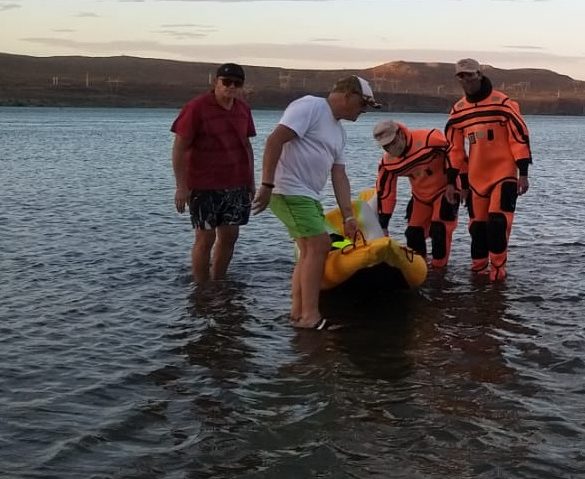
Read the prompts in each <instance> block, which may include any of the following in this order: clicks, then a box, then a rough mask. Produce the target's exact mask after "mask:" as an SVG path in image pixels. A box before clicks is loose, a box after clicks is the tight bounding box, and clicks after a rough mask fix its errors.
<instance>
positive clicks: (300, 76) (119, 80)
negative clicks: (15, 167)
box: [0, 53, 585, 114]
mask: <svg viewBox="0 0 585 479" xmlns="http://www.w3.org/2000/svg"><path fill="white" fill-rule="evenodd" d="M217 66H218V65H217V64H213V63H195V62H180V61H173V60H157V59H149V58H137V57H128V56H119V57H104V58H93V57H81V56H65V57H46V58H44V57H31V56H23V55H11V54H2V53H0V104H3V105H60V106H66V105H73V106H82V105H84V106H167V107H178V106H180V105H181V104H183V103H184V102H185V101H186V100H187V99H188V98H190V97H191V96H193V95H195V94H197V93H200V92H202V91H205V90H206V89H207V88H208V86H209V81H210V78H211V77H212V76H213V74H214V72H215V69H216V68H217ZM245 69H246V75H247V82H246V87H247V90H248V98H249V101H250V103H251V104H252V106H253V107H256V108H281V107H283V106H285V105H286V104H287V103H288V102H290V101H291V100H292V99H294V98H296V97H298V96H301V95H303V94H306V93H314V94H324V93H325V92H327V91H328V90H329V88H330V87H331V85H332V84H333V83H334V82H335V80H336V79H337V78H339V77H340V76H343V75H347V74H359V75H362V76H363V77H365V78H367V79H368V80H370V81H371V83H372V86H373V88H374V90H375V91H376V92H377V96H378V97H379V98H380V100H381V101H382V102H383V103H384V104H385V107H386V109H389V110H394V111H440V112H445V111H447V110H448V108H449V106H450V104H451V103H452V102H453V101H454V99H456V98H457V97H459V96H460V90H459V87H458V85H457V82H456V81H455V79H454V77H453V69H454V68H453V65H452V64H448V63H413V62H402V61H399V62H390V63H386V64H383V65H378V66H375V67H372V68H368V69H364V70H295V69H283V68H272V67H259V66H246V67H245ZM485 74H486V75H487V76H489V77H490V78H491V80H492V82H493V84H494V86H495V87H496V88H500V89H502V90H504V91H506V92H507V93H508V94H509V95H510V96H512V97H513V98H516V99H518V100H519V101H520V102H521V104H522V107H523V110H524V111H526V112H527V113H565V114H584V113H585V107H584V102H585V82H582V81H577V80H573V79H572V78H570V77H568V76H566V75H559V74H557V73H555V72H552V71H548V70H539V69H519V70H501V69H497V68H493V67H490V66H486V67H485Z"/></svg>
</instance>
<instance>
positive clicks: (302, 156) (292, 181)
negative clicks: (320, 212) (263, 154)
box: [274, 95, 346, 200]
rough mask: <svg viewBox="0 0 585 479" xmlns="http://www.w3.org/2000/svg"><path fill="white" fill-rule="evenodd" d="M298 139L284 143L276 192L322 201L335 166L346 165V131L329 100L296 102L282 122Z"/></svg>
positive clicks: (285, 113)
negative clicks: (332, 109)
mask: <svg viewBox="0 0 585 479" xmlns="http://www.w3.org/2000/svg"><path fill="white" fill-rule="evenodd" d="M279 123H280V124H281V125H284V126H286V127H288V128H290V129H291V130H293V131H294V132H295V133H296V134H297V137H296V138H294V139H293V140H291V141H289V142H287V143H285V144H284V147H283V150H282V154H281V155H280V160H279V162H278V164H277V166H276V173H275V176H274V184H275V187H274V193H278V194H281V195H302V196H308V197H310V198H313V199H315V200H319V199H320V197H321V193H322V192H323V189H324V188H325V184H326V183H327V178H328V176H329V172H330V171H331V167H332V166H333V164H334V163H335V164H341V165H343V164H345V159H344V157H343V148H344V147H345V138H346V137H345V130H344V129H343V126H342V125H341V123H340V122H339V120H336V119H335V117H334V116H333V113H332V112H331V107H330V106H329V103H327V100H326V99H325V98H320V97H315V96H311V95H307V96H304V97H302V98H299V99H298V100H295V101H293V102H292V103H291V104H290V105H289V106H288V107H287V109H286V110H285V111H284V113H283V115H282V118H281V119H280V122H279Z"/></svg>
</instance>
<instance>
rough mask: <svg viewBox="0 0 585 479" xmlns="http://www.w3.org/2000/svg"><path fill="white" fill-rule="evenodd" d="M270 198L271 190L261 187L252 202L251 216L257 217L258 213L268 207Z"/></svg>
mask: <svg viewBox="0 0 585 479" xmlns="http://www.w3.org/2000/svg"><path fill="white" fill-rule="evenodd" d="M271 196H272V188H268V187H267V186H264V185H261V186H260V188H258V190H257V191H256V196H255V197H254V201H253V202H252V214H253V215H257V214H258V213H262V212H263V211H264V210H265V209H266V207H267V206H268V203H270V197H271Z"/></svg>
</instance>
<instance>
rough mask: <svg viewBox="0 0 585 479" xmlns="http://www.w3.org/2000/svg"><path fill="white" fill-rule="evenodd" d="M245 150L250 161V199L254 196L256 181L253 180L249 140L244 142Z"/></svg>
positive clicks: (252, 155)
mask: <svg viewBox="0 0 585 479" xmlns="http://www.w3.org/2000/svg"><path fill="white" fill-rule="evenodd" d="M246 150H247V151H248V158H249V159H250V194H251V195H252V198H253V197H254V195H255V194H256V180H255V179H254V149H253V148H252V143H250V139H249V138H248V139H247V140H246Z"/></svg>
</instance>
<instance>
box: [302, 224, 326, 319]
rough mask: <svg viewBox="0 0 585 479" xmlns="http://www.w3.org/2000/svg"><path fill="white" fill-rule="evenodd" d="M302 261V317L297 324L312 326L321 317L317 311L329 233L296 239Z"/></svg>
mask: <svg viewBox="0 0 585 479" xmlns="http://www.w3.org/2000/svg"><path fill="white" fill-rule="evenodd" d="M298 244H299V248H300V250H301V258H302V262H301V263H300V265H301V268H300V271H299V273H300V274H299V276H300V283H301V298H302V299H301V302H302V317H301V319H300V320H299V321H298V323H297V325H298V326H299V327H303V328H312V327H313V326H314V325H315V324H317V323H318V322H319V320H320V319H321V314H320V313H319V291H320V287H321V280H322V278H323V270H324V269H325V259H326V258H327V254H328V253H329V249H330V240H329V235H327V234H325V233H324V234H321V235H319V236H310V237H307V238H299V239H298Z"/></svg>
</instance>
